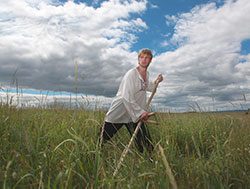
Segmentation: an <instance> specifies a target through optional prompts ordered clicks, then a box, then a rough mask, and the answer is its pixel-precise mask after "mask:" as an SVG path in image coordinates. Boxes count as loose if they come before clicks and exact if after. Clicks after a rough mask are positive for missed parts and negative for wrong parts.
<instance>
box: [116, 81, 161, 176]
mask: <svg viewBox="0 0 250 189" xmlns="http://www.w3.org/2000/svg"><path fill="white" fill-rule="evenodd" d="M158 84H159V82H158V80H157V81H156V85H155V87H154V90H153V92H152V94H151V96H150V97H149V99H148V103H147V105H146V109H145V110H146V111H148V107H149V104H150V103H151V101H152V98H153V96H154V95H155V92H156V89H157V87H158ZM141 124H142V121H140V122H139V123H138V124H137V126H136V129H135V131H134V133H133V135H132V137H131V139H130V141H129V143H128V145H127V147H126V148H125V149H124V150H123V152H122V155H121V157H120V160H119V162H118V165H117V167H116V169H115V171H114V173H113V177H115V176H116V174H117V172H118V170H119V169H120V167H121V164H122V162H123V160H124V158H125V156H126V155H127V153H128V149H129V148H130V146H131V144H132V142H133V140H134V138H135V137H136V135H137V133H138V131H139V129H140V128H141Z"/></svg>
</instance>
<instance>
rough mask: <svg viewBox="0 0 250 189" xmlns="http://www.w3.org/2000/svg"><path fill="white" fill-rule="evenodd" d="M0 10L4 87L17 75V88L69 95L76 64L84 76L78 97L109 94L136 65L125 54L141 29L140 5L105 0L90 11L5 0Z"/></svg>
mask: <svg viewBox="0 0 250 189" xmlns="http://www.w3.org/2000/svg"><path fill="white" fill-rule="evenodd" d="M0 7H1V8H0V16H1V19H0V66H1V70H0V84H2V85H9V83H10V81H11V80H12V75H13V73H14V72H15V71H16V70H17V72H16V75H15V77H16V78H17V80H18V84H19V86H20V87H23V88H34V89H39V90H61V91H74V90H75V62H74V61H77V62H78V69H79V70H78V73H79V75H80V76H81V77H82V76H84V80H82V79H79V86H78V91H79V92H82V93H89V94H96V95H99V94H103V93H104V91H106V95H114V94H115V91H116V90H117V87H118V85H119V81H120V80H119V79H120V78H121V77H122V76H123V74H124V73H125V72H126V71H127V70H128V69H129V68H131V67H133V65H134V64H135V63H136V56H135V53H131V52H129V50H128V49H130V48H131V45H133V43H134V42H136V40H137V36H136V34H137V33H138V32H141V31H143V30H145V29H147V25H146V23H145V22H144V21H143V20H142V19H141V18H139V14H140V13H142V12H144V11H145V10H146V1H136V0H131V1H118V0H110V1H104V2H103V3H101V4H100V6H98V7H97V8H94V7H91V6H88V5H87V4H85V3H78V4H77V3H74V2H73V1H68V2H66V3H59V2H56V1H52V0H51V1H50V0H37V1H31V0H19V1H15V0H9V1H7V2H3V1H0ZM131 14H133V16H131ZM136 14H138V17H137V16H136ZM133 61H135V62H133ZM110 70H113V71H112V72H110ZM111 81H112V82H111Z"/></svg>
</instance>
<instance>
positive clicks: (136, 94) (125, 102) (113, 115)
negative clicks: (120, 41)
mask: <svg viewBox="0 0 250 189" xmlns="http://www.w3.org/2000/svg"><path fill="white" fill-rule="evenodd" d="M154 86H155V83H154V82H153V81H149V73H148V72H147V78H146V87H144V88H143V79H142V77H141V75H140V73H139V71H138V70H137V69H136V68H133V69H131V70H129V71H128V72H127V73H126V74H125V76H124V77H123V79H122V81H121V84H120V87H119V90H118V92H117V94H116V97H115V99H114V100H113V102H112V103H111V107H110V109H109V111H108V112H107V114H106V118H105V121H106V122H111V123H129V122H134V123H136V122H137V121H139V117H140V116H141V114H143V113H144V112H145V108H146V95H147V94H146V91H151V92H152V91H153V90H154Z"/></svg>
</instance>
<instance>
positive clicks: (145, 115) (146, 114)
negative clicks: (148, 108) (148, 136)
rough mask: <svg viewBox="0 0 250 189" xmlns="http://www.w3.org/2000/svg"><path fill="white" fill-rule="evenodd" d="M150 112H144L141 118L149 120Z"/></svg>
mask: <svg viewBox="0 0 250 189" xmlns="http://www.w3.org/2000/svg"><path fill="white" fill-rule="evenodd" d="M148 117H149V116H148V112H144V113H143V114H142V115H141V116H140V120H142V121H147V120H148Z"/></svg>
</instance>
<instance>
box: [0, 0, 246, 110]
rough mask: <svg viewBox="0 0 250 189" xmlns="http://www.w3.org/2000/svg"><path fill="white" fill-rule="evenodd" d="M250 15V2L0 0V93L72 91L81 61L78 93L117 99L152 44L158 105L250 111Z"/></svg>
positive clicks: (229, 0) (177, 107) (166, 107)
mask: <svg viewBox="0 0 250 189" xmlns="http://www.w3.org/2000/svg"><path fill="white" fill-rule="evenodd" d="M249 12H250V1H249V0H189V1H186V0H164V1H163V0H78V1H73V0H71V1H65V0H61V1H59V0H8V1H6V0H0V95H1V96H0V97H1V99H4V98H5V96H4V95H5V93H6V92H7V91H8V92H11V91H12V89H13V90H16V88H17V86H18V88H19V89H22V93H23V94H22V95H23V96H25V95H26V94H27V96H26V100H27V99H29V98H30V96H32V95H34V93H46V92H47V93H48V92H51V91H53V92H54V94H55V92H60V93H63V94H64V95H65V94H67V93H65V92H70V93H73V92H75V91H76V65H77V74H78V75H77V76H78V77H77V78H78V80H77V91H78V93H81V94H88V95H89V96H92V97H100V98H101V99H106V98H105V97H107V101H110V100H111V99H112V97H114V96H115V94H116V92H117V89H118V86H119V83H120V81H121V79H122V77H123V75H124V74H125V73H126V72H127V71H128V70H129V69H131V68H133V67H135V66H136V65H137V53H138V52H139V51H140V49H142V48H150V49H151V50H152V51H153V52H154V59H153V61H152V64H151V66H150V68H149V72H150V77H151V79H154V78H156V76H157V75H158V74H159V73H162V74H163V76H164V82H162V83H161V84H160V86H159V88H158V91H157V94H156V96H155V97H154V101H153V103H154V105H155V106H157V107H160V108H163V109H165V110H170V111H189V110H190V109H192V108H194V107H195V108H197V107H200V108H202V109H203V110H224V109H242V108H244V109H246V108H250V102H249V101H250V24H249V23H250V17H249V16H248V15H249ZM36 91H39V92H36ZM41 91H42V92H41ZM13 92H14V91H13Z"/></svg>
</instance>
